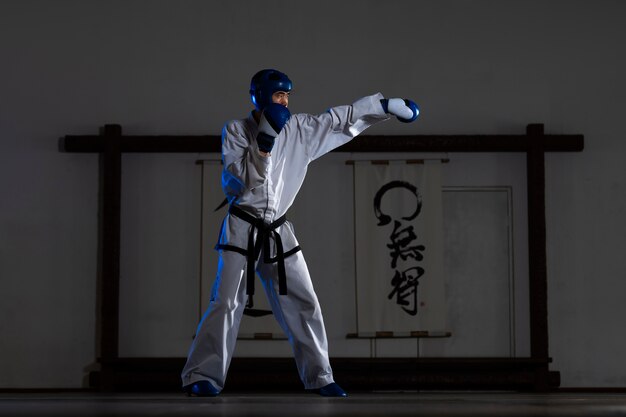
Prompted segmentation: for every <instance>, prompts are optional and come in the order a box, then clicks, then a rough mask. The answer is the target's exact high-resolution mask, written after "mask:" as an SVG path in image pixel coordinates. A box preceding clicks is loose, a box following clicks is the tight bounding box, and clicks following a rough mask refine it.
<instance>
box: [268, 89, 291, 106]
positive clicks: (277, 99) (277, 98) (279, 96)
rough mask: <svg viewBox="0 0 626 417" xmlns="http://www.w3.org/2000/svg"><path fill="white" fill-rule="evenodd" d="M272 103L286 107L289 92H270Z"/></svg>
mask: <svg viewBox="0 0 626 417" xmlns="http://www.w3.org/2000/svg"><path fill="white" fill-rule="evenodd" d="M272 103H277V104H282V105H283V106H285V107H287V106H288V105H289V92H287V91H277V92H275V93H274V94H272Z"/></svg>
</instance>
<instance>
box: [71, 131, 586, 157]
mask: <svg viewBox="0 0 626 417" xmlns="http://www.w3.org/2000/svg"><path fill="white" fill-rule="evenodd" d="M106 126H119V125H106ZM106 126H105V127H106ZM105 130H106V129H105ZM120 130H121V128H120ZM542 138H543V139H542V142H541V143H542V146H543V149H544V151H545V152H578V151H582V150H583V148H584V137H583V135H543V136H542ZM105 142H106V140H105V138H104V137H103V136H96V135H88V136H74V135H67V136H65V138H63V140H62V143H61V149H63V150H65V151H66V152H82V153H94V152H95V153H97V152H103V150H104V144H105ZM221 146H222V140H221V137H220V136H215V135H213V136H211V135H206V136H187V135H183V136H122V138H121V148H120V149H121V151H122V152H123V153H126V152H142V153H159V152H172V153H177V152H188V153H220V152H221ZM531 146H532V143H531V140H530V139H529V137H528V135H409V136H406V135H405V136H368V135H362V136H359V137H357V138H356V139H355V140H353V141H350V142H348V143H346V144H345V145H343V146H340V147H339V148H337V149H335V150H334V151H333V152H527V151H528V150H529V149H530V147H531Z"/></svg>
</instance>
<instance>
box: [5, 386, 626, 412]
mask: <svg viewBox="0 0 626 417" xmlns="http://www.w3.org/2000/svg"><path fill="white" fill-rule="evenodd" d="M0 416H64V417H74V416H81V417H93V416H98V417H108V416H130V417H138V416H228V417H240V416H246V417H248V416H295V417H306V416H359V417H368V416H381V417H382V416H388V417H391V416H475V417H478V416H498V417H506V416H584V417H596V416H602V417H605V416H626V394H564V393H553V394H521V393H493V392H489V393H487V392H480V393H477V392H467V393H466V392H463V393H459V392H428V393H415V392H403V393H399V392H393V393H391V392H389V393H380V392H379V393H352V394H351V395H350V396H349V397H348V398H322V397H319V396H317V395H315V394H293V393H289V394H284V395H281V394H276V393H272V394H258V393H254V394H239V393H232V394H223V395H221V396H219V397H216V398H187V397H185V396H183V395H180V394H94V393H68V394H32V393H28V394H0Z"/></svg>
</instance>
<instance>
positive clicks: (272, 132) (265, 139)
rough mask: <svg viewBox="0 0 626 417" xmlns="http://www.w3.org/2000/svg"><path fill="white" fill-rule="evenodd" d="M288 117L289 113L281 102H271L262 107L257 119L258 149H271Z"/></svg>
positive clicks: (269, 150)
mask: <svg viewBox="0 0 626 417" xmlns="http://www.w3.org/2000/svg"><path fill="white" fill-rule="evenodd" d="M290 117H291V113H289V110H288V109H287V107H285V106H283V105H282V104H278V103H271V104H268V105H267V106H266V107H265V109H263V113H261V119H260V121H259V133H258V134H257V137H256V141H257V143H258V145H259V150H261V151H262V152H268V153H269V152H271V151H272V148H273V147H274V140H276V136H278V134H279V133H280V131H281V130H282V129H283V127H284V126H285V124H287V120H289V118H290Z"/></svg>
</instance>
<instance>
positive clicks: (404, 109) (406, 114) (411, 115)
mask: <svg viewBox="0 0 626 417" xmlns="http://www.w3.org/2000/svg"><path fill="white" fill-rule="evenodd" d="M380 104H381V105H382V106H383V110H384V111H385V113H391V114H393V115H394V116H396V117H397V118H398V120H400V121H401V122H402V123H411V122H412V121H414V120H415V119H417V116H418V115H419V114H420V110H419V108H418V107H417V104H415V102H414V101H412V100H408V99H402V98H390V99H386V98H383V99H381V100H380Z"/></svg>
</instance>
